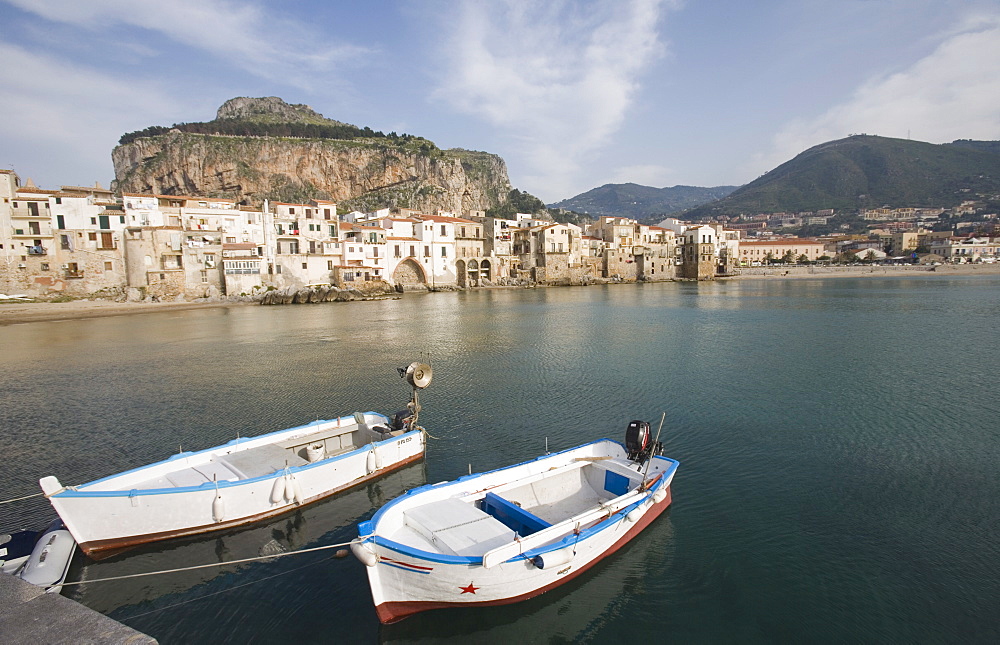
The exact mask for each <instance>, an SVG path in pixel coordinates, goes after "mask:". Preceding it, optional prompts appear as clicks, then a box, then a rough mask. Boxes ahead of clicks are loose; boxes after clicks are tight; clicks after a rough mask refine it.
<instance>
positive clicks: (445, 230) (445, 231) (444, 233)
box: [441, 224, 448, 236]
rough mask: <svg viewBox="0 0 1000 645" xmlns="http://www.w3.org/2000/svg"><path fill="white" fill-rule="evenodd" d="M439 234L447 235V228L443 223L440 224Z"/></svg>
mask: <svg viewBox="0 0 1000 645" xmlns="http://www.w3.org/2000/svg"><path fill="white" fill-rule="evenodd" d="M441 235H442V236H447V235H448V229H447V228H445V225H444V224H442V225H441Z"/></svg>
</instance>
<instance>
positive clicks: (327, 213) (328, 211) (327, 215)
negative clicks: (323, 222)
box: [323, 208, 330, 219]
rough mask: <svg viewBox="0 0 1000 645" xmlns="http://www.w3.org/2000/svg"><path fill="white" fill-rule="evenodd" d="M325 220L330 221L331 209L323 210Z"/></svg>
mask: <svg viewBox="0 0 1000 645" xmlns="http://www.w3.org/2000/svg"><path fill="white" fill-rule="evenodd" d="M323 219H330V209H329V208H324V209H323Z"/></svg>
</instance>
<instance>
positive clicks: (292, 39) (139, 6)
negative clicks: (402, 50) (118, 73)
mask: <svg viewBox="0 0 1000 645" xmlns="http://www.w3.org/2000/svg"><path fill="white" fill-rule="evenodd" d="M6 1H7V2H9V3H10V4H13V5H15V6H17V7H19V8H20V9H22V10H24V11H28V12H31V13H34V14H36V15H38V16H41V17H43V18H46V19H48V20H52V21H55V22H61V23H67V24H71V25H74V26H77V27H81V28H84V29H88V30H91V31H99V32H106V33H105V36H106V37H114V38H128V37H129V34H128V33H127V32H125V33H122V32H121V30H111V29H109V28H110V27H112V26H115V25H119V24H121V25H127V26H130V27H134V28H139V29H145V30H149V31H151V32H158V33H160V34H162V35H163V36H165V37H167V38H169V39H171V40H174V41H176V42H178V43H181V44H183V45H187V46H189V47H192V48H195V49H198V50H201V51H204V52H208V53H209V54H211V55H213V56H215V57H217V58H219V59H221V60H225V61H227V62H228V63H229V64H232V65H234V66H236V67H239V68H241V69H243V70H245V71H247V72H250V73H251V74H254V75H256V76H259V77H261V78H264V79H267V80H269V81H278V82H282V83H286V84H289V85H292V86H295V87H299V88H302V89H310V88H311V87H314V86H315V83H316V75H317V74H325V73H329V72H331V71H333V70H334V68H335V67H336V65H337V64H339V63H341V62H343V61H346V60H350V59H353V58H356V57H358V56H360V55H361V54H363V53H364V52H365V51H366V49H364V48H362V47H358V46H354V45H349V44H342V45H333V44H330V43H324V42H318V41H319V39H320V38H321V36H320V35H319V34H318V33H317V32H316V31H315V30H314V29H313V28H312V26H311V25H307V24H302V23H297V22H292V21H290V20H288V19H285V18H283V17H282V16H281V14H280V12H267V11H265V10H264V9H263V8H262V7H261V6H259V5H258V4H256V3H246V2H242V3H238V2H234V1H232V0H171V1H170V2H164V1H162V0H86V1H83V2H81V1H80V0H6ZM324 82H326V83H329V80H328V79H327V80H325V81H324Z"/></svg>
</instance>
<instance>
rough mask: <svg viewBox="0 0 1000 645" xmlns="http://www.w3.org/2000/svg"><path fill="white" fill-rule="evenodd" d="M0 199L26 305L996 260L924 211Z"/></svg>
mask: <svg viewBox="0 0 1000 645" xmlns="http://www.w3.org/2000/svg"><path fill="white" fill-rule="evenodd" d="M0 198H2V203H0V254H2V255H0V258H2V260H3V262H2V264H0V292H2V293H6V294H13V293H24V294H27V295H30V296H36V297H44V296H59V295H64V296H68V297H74V298H79V297H92V296H94V295H101V294H106V295H108V296H112V297H123V296H124V295H125V294H127V295H128V298H129V299H131V300H167V299H169V300H178V299H197V298H206V297H219V296H224V295H228V296H234V295H255V294H259V293H261V292H267V291H273V290H284V291H289V290H296V289H302V288H305V287H310V286H313V287H316V286H327V287H336V288H337V289H354V290H358V291H361V292H370V291H373V290H375V291H378V290H383V291H385V290H389V291H391V290H395V291H400V292H401V291H410V290H427V289H429V290H439V289H454V288H473V287H491V286H527V285H569V284H591V283H599V282H635V281H664V280H705V279H712V278H715V277H719V276H727V275H733V274H735V273H737V272H738V271H739V270H740V269H741V268H743V267H754V266H761V265H765V264H771V263H783V264H801V263H817V262H828V261H832V260H834V259H839V260H843V259H845V258H849V259H852V260H859V261H868V262H871V261H893V260H894V261H908V262H910V261H921V262H925V263H931V262H994V261H996V259H997V258H998V257H1000V237H990V236H976V235H964V236H962V235H955V234H954V232H952V231H945V232H940V231H938V232H931V231H928V230H925V229H923V228H922V227H921V218H922V217H924V218H926V216H927V215H928V214H927V213H924V212H922V211H920V210H919V209H908V210H906V212H901V213H895V212H892V211H890V212H888V213H883V212H879V211H875V212H872V213H871V214H870V215H871V219H874V220H880V221H881V220H883V219H884V218H885V217H890V218H892V219H893V221H904V222H909V224H908V225H907V226H905V227H904V226H896V227H886V228H885V230H882V231H878V232H877V233H876V234H873V235H855V236H851V235H843V236H827V237H825V238H818V239H802V238H798V237H789V236H785V235H781V234H780V232H778V233H771V232H770V231H769V230H768V229H769V228H781V227H782V226H783V225H784V224H786V222H784V221H783V220H778V221H777V222H774V223H772V222H771V221H769V220H768V219H767V218H764V219H761V220H759V221H751V222H730V223H710V224H705V223H688V222H683V221H680V220H678V219H674V218H668V219H665V220H663V221H662V222H660V223H659V224H658V225H648V224H643V223H640V222H637V221H635V220H632V219H628V218H624V217H610V216H605V217H600V218H599V219H598V220H597V221H595V222H592V223H589V224H585V225H583V226H580V225H576V224H568V223H559V222H553V221H550V220H546V219H539V218H537V216H535V215H531V214H523V213H519V214H517V215H515V216H514V217H513V218H512V219H502V218H497V217H490V216H487V214H486V213H485V212H483V211H474V212H469V213H450V212H444V211H437V212H435V213H424V212H420V211H416V210H411V209H405V208H400V209H392V210H390V209H381V210H377V211H374V212H370V213H361V212H357V211H355V212H348V213H338V209H337V204H336V203H334V202H330V201H318V200H313V201H309V202H307V203H300V204H291V203H268V202H265V203H264V204H263V205H262V207H260V208H256V207H249V206H245V205H241V204H239V203H238V202H237V201H235V200H231V199H222V198H210V197H193V196H180V195H152V194H131V193H123V194H120V195H119V194H115V193H114V192H113V191H111V190H109V189H105V188H102V187H101V186H100V185H95V186H93V187H82V186H60V187H59V188H58V189H43V188H39V187H37V186H35V185H34V184H33V183H32V182H31V181H30V179H29V180H26V181H25V182H24V183H23V184H22V182H21V179H20V177H19V176H18V175H17V173H15V172H14V171H12V170H0ZM831 215H832V213H829V214H824V213H818V214H815V215H812V217H818V218H823V217H828V216H831ZM867 217H869V215H868V214H866V218H867ZM771 219H774V216H771ZM800 219H801V218H800ZM779 222H780V224H779V226H777V227H775V226H773V224H778V223H779ZM748 235H756V236H755V237H748ZM918 249H919V250H920V253H919V254H918V252H917V251H918Z"/></svg>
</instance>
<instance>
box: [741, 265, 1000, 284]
mask: <svg viewBox="0 0 1000 645" xmlns="http://www.w3.org/2000/svg"><path fill="white" fill-rule="evenodd" d="M921 275H923V276H926V275H942V276H959V275H1000V264H942V265H940V266H933V267H931V266H921V265H916V266H913V265H908V264H904V265H899V266H790V267H786V266H780V265H778V266H770V267H749V268H745V269H740V272H739V274H738V275H734V276H728V277H726V278H725V279H726V280H751V279H767V280H776V279H782V280H789V279H791V280H794V279H803V278H808V279H816V278H866V277H869V278H892V277H900V278H906V277H914V276H921Z"/></svg>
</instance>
